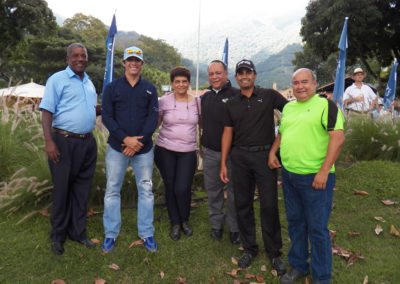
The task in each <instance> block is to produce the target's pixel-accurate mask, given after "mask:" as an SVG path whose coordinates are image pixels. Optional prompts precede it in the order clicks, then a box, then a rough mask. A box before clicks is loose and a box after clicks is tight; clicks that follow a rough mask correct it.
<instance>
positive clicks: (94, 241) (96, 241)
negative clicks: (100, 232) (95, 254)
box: [90, 239, 100, 245]
mask: <svg viewBox="0 0 400 284" xmlns="http://www.w3.org/2000/svg"><path fill="white" fill-rule="evenodd" d="M90 240H91V241H92V243H94V244H95V245H98V244H100V241H99V240H98V239H90Z"/></svg>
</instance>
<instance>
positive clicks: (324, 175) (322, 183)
mask: <svg viewBox="0 0 400 284" xmlns="http://www.w3.org/2000/svg"><path fill="white" fill-rule="evenodd" d="M328 175H329V170H328V171H326V170H322V169H321V170H320V171H319V172H318V173H317V174H316V175H315V177H314V181H313V183H312V187H313V188H315V189H317V190H324V189H325V188H326V181H327V180H328Z"/></svg>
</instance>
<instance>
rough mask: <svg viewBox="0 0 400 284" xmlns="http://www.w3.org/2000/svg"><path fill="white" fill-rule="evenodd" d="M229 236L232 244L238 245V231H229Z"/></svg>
mask: <svg viewBox="0 0 400 284" xmlns="http://www.w3.org/2000/svg"><path fill="white" fill-rule="evenodd" d="M229 238H230V240H231V243H232V244H234V245H240V234H239V232H230V234H229Z"/></svg>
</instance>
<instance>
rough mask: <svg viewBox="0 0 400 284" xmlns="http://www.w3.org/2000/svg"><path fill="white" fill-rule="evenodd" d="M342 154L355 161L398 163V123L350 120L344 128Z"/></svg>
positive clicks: (399, 153) (399, 151) (399, 142)
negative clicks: (344, 137) (344, 136)
mask: <svg viewBox="0 0 400 284" xmlns="http://www.w3.org/2000/svg"><path fill="white" fill-rule="evenodd" d="M346 129H347V130H346V143H345V145H344V149H343V153H342V155H344V156H345V157H346V158H347V159H350V160H355V161H369V160H389V161H394V162H400V135H399V132H400V121H399V120H398V121H397V122H395V123H393V122H392V121H390V120H389V121H374V120H371V119H356V118H350V121H349V122H348V123H347V126H346Z"/></svg>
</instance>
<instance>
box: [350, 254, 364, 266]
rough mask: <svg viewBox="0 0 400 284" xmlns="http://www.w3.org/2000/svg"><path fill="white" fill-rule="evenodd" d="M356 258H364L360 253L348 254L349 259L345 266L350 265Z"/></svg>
mask: <svg viewBox="0 0 400 284" xmlns="http://www.w3.org/2000/svg"><path fill="white" fill-rule="evenodd" d="M357 259H364V257H363V256H362V255H361V254H360V253H353V254H352V255H350V257H349V259H348V260H347V267H349V266H352V265H353V264H354V262H356V261H357Z"/></svg>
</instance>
